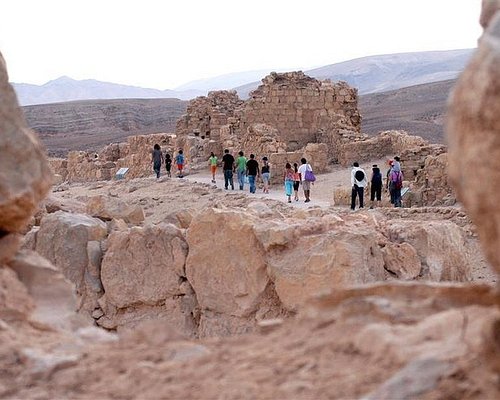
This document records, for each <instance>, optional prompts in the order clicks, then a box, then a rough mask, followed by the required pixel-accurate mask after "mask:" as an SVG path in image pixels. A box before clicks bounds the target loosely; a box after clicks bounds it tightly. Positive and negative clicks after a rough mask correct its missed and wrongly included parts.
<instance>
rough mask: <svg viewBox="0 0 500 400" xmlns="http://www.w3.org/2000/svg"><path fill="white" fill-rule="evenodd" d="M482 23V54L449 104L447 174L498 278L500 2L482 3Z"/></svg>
mask: <svg viewBox="0 0 500 400" xmlns="http://www.w3.org/2000/svg"><path fill="white" fill-rule="evenodd" d="M481 23H482V24H483V26H484V27H485V31H484V33H483V35H482V37H481V39H480V40H479V46H478V49H477V50H476V52H475V54H474V55H473V56H472V58H471V60H470V62H469V63H468V65H467V67H466V68H465V70H464V71H463V72H462V74H461V76H460V78H459V79H458V81H457V84H456V85H455V87H454V89H453V92H452V95H451V97H450V100H449V102H448V119H447V125H446V131H447V137H448V142H449V162H450V165H449V173H450V177H451V180H452V184H453V186H454V187H455V189H456V192H457V196H458V199H459V200H460V201H461V202H462V203H463V204H464V206H465V208H466V209H467V212H468V214H469V215H470V217H471V219H472V220H473V222H474V223H475V225H476V226H477V231H478V234H479V237H480V239H481V241H482V244H483V246H484V249H485V252H486V255H487V257H488V259H489V261H490V263H491V264H492V265H493V267H494V268H495V269H496V271H497V272H500V252H499V251H498V248H499V247H500V229H499V225H500V208H499V207H498V187H499V185H500V174H499V173H498V171H499V170H500V141H499V140H498V138H499V132H500V118H499V117H498V116H499V115H500V69H499V68H498V65H499V63H500V11H499V4H498V1H491V0H490V1H483V13H482V15H481ZM485 159H487V161H486V162H485Z"/></svg>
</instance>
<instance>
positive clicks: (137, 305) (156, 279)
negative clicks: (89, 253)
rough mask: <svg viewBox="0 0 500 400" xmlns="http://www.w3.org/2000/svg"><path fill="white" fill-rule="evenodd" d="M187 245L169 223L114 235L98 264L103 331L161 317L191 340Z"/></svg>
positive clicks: (191, 301) (193, 329) (192, 304)
mask: <svg viewBox="0 0 500 400" xmlns="http://www.w3.org/2000/svg"><path fill="white" fill-rule="evenodd" d="M187 252H188V246H187V243H186V240H185V239H184V236H183V235H182V232H181V230H180V229H178V228H176V227H175V226H173V225H170V224H160V225H155V226H152V225H147V226H145V227H133V228H131V229H127V230H125V231H115V232H113V233H112V234H111V235H110V236H109V239H108V250H107V252H106V254H105V256H104V259H103V261H102V268H101V281H102V285H103V288H104V292H105V294H104V296H103V297H102V298H101V299H99V304H100V306H101V308H102V312H103V315H100V316H99V317H98V321H97V323H98V324H99V325H101V326H104V327H107V328H116V327H119V326H134V325H136V324H137V323H139V322H140V321H142V320H144V319H163V320H165V321H167V322H168V323H169V324H170V325H171V326H173V327H175V328H176V329H178V330H179V331H180V332H182V333H184V334H186V335H187V336H194V335H195V332H196V327H195V323H194V319H193V318H194V317H193V315H192V314H193V312H194V308H195V306H196V301H195V298H194V293H193V290H192V288H191V286H190V285H189V283H188V282H187V281H186V273H185V270H184V268H185V263H186V256H187Z"/></svg>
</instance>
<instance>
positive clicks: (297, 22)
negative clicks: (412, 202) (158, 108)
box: [0, 0, 481, 89]
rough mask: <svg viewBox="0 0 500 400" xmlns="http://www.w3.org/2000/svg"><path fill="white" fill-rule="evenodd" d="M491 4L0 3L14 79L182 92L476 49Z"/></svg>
mask: <svg viewBox="0 0 500 400" xmlns="http://www.w3.org/2000/svg"><path fill="white" fill-rule="evenodd" d="M480 5H481V0H302V1H296V0H244V1H238V0H140V1H129V0H85V1H83V0H0V15H1V23H0V51H1V52H2V53H3V56H4V58H5V60H6V62H7V67H8V71H9V76H10V80H11V81H12V82H25V83H36V84H42V83H45V82H47V81H49V80H51V79H55V78H57V77H59V76H62V75H67V76H70V77H72V78H75V79H87V78H93V79H98V80H103V81H109V82H116V83H123V84H129V85H137V86H143V87H153V88H158V89H173V88H175V87H176V86H178V85H181V84H183V83H186V82H188V81H191V80H195V79H201V78H208V77H213V76H217V75H222V74H226V73H230V72H241V71H248V70H261V69H270V70H272V69H282V68H290V69H304V70H305V69H309V68H311V67H316V66H323V65H328V64H333V63H337V62H340V61H345V60H350V59H353V58H358V57H363V56H368V55H376V54H388V53H400V52H411V51H425V50H451V49H462V48H473V47H476V43H477V38H478V37H479V35H480V33H481V29H480V26H479V23H478V20H479V12H480Z"/></svg>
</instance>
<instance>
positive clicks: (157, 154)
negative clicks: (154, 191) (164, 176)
mask: <svg viewBox="0 0 500 400" xmlns="http://www.w3.org/2000/svg"><path fill="white" fill-rule="evenodd" d="M162 161H163V154H162V152H161V148H160V145H159V144H158V143H156V144H155V145H154V146H153V152H152V153H151V162H152V163H153V170H154V171H155V173H156V179H158V178H159V177H160V169H161V163H162Z"/></svg>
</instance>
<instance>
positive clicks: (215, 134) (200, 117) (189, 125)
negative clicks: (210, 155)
mask: <svg viewBox="0 0 500 400" xmlns="http://www.w3.org/2000/svg"><path fill="white" fill-rule="evenodd" d="M242 104H243V100H241V99H240V98H239V97H238V94H237V93H236V91H235V90H231V91H225V90H219V91H213V92H210V93H208V96H200V97H197V98H196V99H194V100H191V101H190V102H189V105H188V107H187V110H186V114H184V115H183V116H182V117H181V118H180V119H179V120H178V121H177V124H176V128H175V133H176V134H177V135H178V136H183V135H193V136H199V137H200V138H211V139H214V140H219V139H220V128H221V127H222V126H224V125H227V124H228V119H229V118H231V117H233V116H234V113H235V110H236V109H238V108H239V107H240V106H241V105H242Z"/></svg>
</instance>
